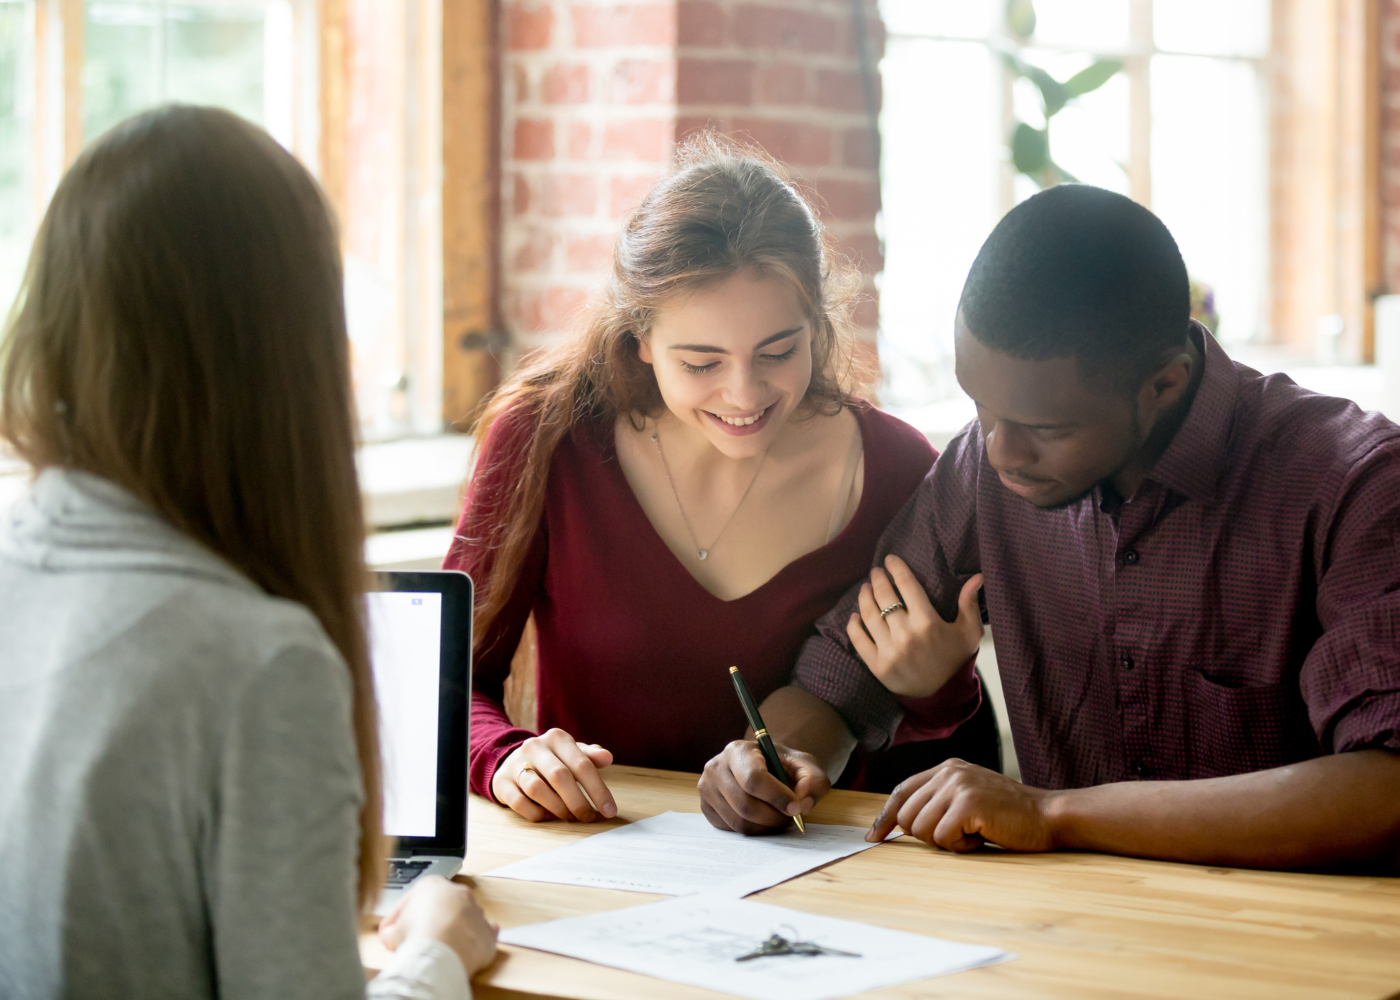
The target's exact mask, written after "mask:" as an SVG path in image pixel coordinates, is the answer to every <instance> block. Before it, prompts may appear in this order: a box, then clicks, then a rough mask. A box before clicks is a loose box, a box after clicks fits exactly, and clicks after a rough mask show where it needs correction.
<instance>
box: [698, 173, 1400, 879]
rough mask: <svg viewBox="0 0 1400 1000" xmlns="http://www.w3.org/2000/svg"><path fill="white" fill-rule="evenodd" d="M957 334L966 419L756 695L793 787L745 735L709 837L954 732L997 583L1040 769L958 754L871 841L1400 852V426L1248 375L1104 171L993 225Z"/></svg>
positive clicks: (1023, 735)
mask: <svg viewBox="0 0 1400 1000" xmlns="http://www.w3.org/2000/svg"><path fill="white" fill-rule="evenodd" d="M956 350H957V374H958V379H959V381H960V383H961V384H962V386H963V388H964V389H966V390H967V392H968V394H969V395H970V396H971V397H972V398H973V400H974V401H975V402H976V404H977V413H978V420H977V422H976V423H974V424H972V425H969V427H967V428H966V429H965V430H964V431H963V432H962V433H961V434H960V435H959V436H958V437H957V438H955V439H954V440H953V442H952V443H951V444H950V446H949V447H948V449H947V450H946V451H945V452H943V454H942V455H940V456H939V458H938V461H937V462H936V463H935V465H934V468H933V470H932V471H931V472H930V474H929V476H928V478H927V479H926V480H925V481H924V483H923V484H922V485H921V486H920V488H919V490H918V491H917V492H916V493H915V494H914V496H913V498H912V499H911V500H910V501H909V503H908V504H907V505H906V506H905V508H904V510H903V512H902V513H901V514H900V516H899V517H898V518H896V520H895V521H894V522H893V523H892V524H891V525H890V527H889V528H888V529H887V530H886V532H885V534H884V536H883V538H882V540H881V543H880V547H879V549H878V550H877V557H876V561H877V568H876V569H875V570H874V571H872V576H871V581H870V582H869V583H867V584H864V585H863V586H862V587H860V588H858V589H857V590H854V591H852V592H851V593H850V594H849V595H847V597H846V598H845V599H844V600H843V601H842V602H841V603H840V604H839V605H838V606H837V607H836V608H835V609H834V610H833V611H832V612H831V613H830V614H828V615H827V616H826V617H824V618H823V619H822V620H821V622H820V623H819V625H818V628H819V632H820V634H819V635H817V636H815V637H813V638H812V639H811V640H809V641H808V643H807V645H806V646H805V647H804V649H803V652H802V654H801V657H800V659H799V662H798V664H797V668H796V671H795V675H794V685H795V687H793V688H789V689H780V691H778V692H775V693H774V695H772V696H770V698H769V701H768V703H766V704H765V706H764V715H765V720H766V721H767V723H768V727H769V729H770V730H771V731H774V732H775V734H777V735H779V736H780V737H782V739H783V742H784V743H785V744H787V745H788V746H789V747H790V748H791V749H790V750H787V751H786V754H787V760H788V762H789V768H790V770H791V772H792V777H794V778H795V779H797V782H796V783H797V787H798V791H799V794H800V796H801V798H800V800H799V801H797V802H794V801H793V799H794V798H795V797H796V796H795V795H794V794H792V793H789V792H787V791H786V790H785V789H783V788H782V786H781V785H780V784H779V783H778V782H776V781H774V780H773V779H772V778H769V777H767V775H766V773H765V772H764V771H763V766H762V762H761V758H757V755H756V753H755V751H754V750H753V748H752V747H753V745H752V744H751V743H747V742H743V741H739V742H736V743H733V744H731V745H730V746H729V748H727V749H726V750H725V751H724V753H722V754H721V755H720V756H718V757H716V758H715V759H714V760H712V761H711V762H710V764H709V766H707V768H706V772H705V775H704V776H703V777H702V779H701V793H702V798H703V800H704V802H705V804H706V812H707V815H710V817H711V820H712V822H716V824H717V825H721V826H729V827H731V828H734V829H741V830H744V831H745V832H759V831H761V830H763V829H768V828H772V827H776V826H779V825H782V824H785V823H786V822H788V816H789V814H790V813H791V812H793V811H794V810H795V809H798V808H800V809H806V808H810V805H811V803H812V802H814V801H815V799H816V798H819V797H820V795H821V794H823V793H824V791H825V790H826V787H827V786H826V784H825V779H824V777H823V776H824V775H825V774H828V773H830V772H831V770H832V768H833V767H835V766H836V764H838V763H839V760H840V759H843V758H844V755H845V754H847V753H849V751H850V747H851V745H852V744H853V742H855V741H856V740H858V741H859V742H860V743H861V744H863V745H865V746H866V747H869V748H872V749H874V748H880V747H885V746H888V745H890V744H891V743H892V742H895V741H897V740H899V739H901V738H905V737H908V736H910V735H917V734H919V733H924V732H929V731H938V732H947V731H948V729H949V728H950V727H954V726H956V725H957V724H958V723H959V722H960V721H961V720H962V718H964V717H966V715H967V713H968V711H969V707H968V706H969V703H968V702H967V700H966V699H965V698H953V699H949V698H947V697H943V698H940V693H941V692H943V691H944V690H945V689H948V688H956V687H958V685H959V684H964V685H965V682H966V677H967V675H968V673H969V671H970V670H971V663H970V662H969V653H971V652H972V651H974V650H975V648H976V642H977V639H978V638H980V634H981V626H980V621H979V619H978V618H977V616H976V611H975V604H974V603H973V601H974V600H975V591H976V588H977V586H978V585H979V584H982V585H983V587H984V594H985V600H986V607H987V613H988V617H989V620H990V622H991V623H992V626H993V628H994V630H995V632H996V639H997V660H998V666H999V668H1000V672H1001V677H1002V684H1003V688H1004V690H1005V693H1006V701H1007V708H1008V712H1009V714H1010V717H1011V727H1012V732H1013V735H1014V738H1015V745H1016V751H1017V756H1018V758H1019V760H1020V765H1021V772H1022V777H1023V778H1024V781H1025V783H1024V784H1023V783H1021V782H1016V781H1013V780H1011V779H1009V778H1007V777H1005V776H1003V775H1000V774H997V773H995V772H992V771H988V770H985V769H982V768H977V767H974V766H972V765H969V764H965V763H963V762H961V761H949V762H947V763H945V764H942V765H939V766H938V767H936V768H934V769H932V770H931V771H926V772H924V773H922V774H919V775H916V776H914V777H913V778H910V779H908V780H907V781H905V782H904V783H903V784H901V785H900V786H899V787H898V788H897V789H896V790H895V792H894V794H893V795H891V796H890V798H889V800H888V801H887V802H886V804H885V807H884V809H883V810H882V812H881V814H880V817H879V818H878V819H877V820H876V822H875V825H874V827H873V828H872V830H871V834H870V837H871V839H883V838H884V837H885V836H887V835H888V834H889V833H890V832H891V831H892V830H893V829H894V828H895V826H896V825H898V826H899V827H900V828H902V829H903V830H905V831H906V832H908V833H911V834H913V835H914V836H916V837H918V838H920V839H922V840H925V841H928V842H930V843H933V844H937V845H938V846H940V847H944V848H948V849H951V850H971V849H973V848H975V847H977V846H979V845H980V844H982V843H983V842H984V841H987V842H992V843H996V844H998V845H1000V846H1002V847H1004V848H1008V849H1011V850H1024V851H1044V850H1052V849H1055V848H1058V847H1075V848H1084V849H1090V850H1099V851H1108V852H1114V853H1122V854H1132V855H1140V856H1146V857H1157V858H1166V859H1174V860H1182V861H1193V862H1200V863H1212V864H1233V865H1244V866H1264V867H1313V866H1328V865H1337V864H1359V865H1363V866H1367V867H1371V868H1381V869H1397V868H1400V549H1398V548H1397V541H1400V539H1397V528H1400V427H1397V426H1396V425H1395V424H1393V423H1391V422H1390V421H1388V420H1386V419H1385V418H1383V417H1381V416H1380V415H1378V414H1374V413H1363V412H1361V411H1360V410H1359V409H1358V408H1357V407H1356V406H1355V405H1354V404H1352V403H1350V402H1348V401H1346V400H1341V399H1333V398H1330V397H1326V396H1319V395H1316V394H1313V393H1309V392H1306V391H1305V390H1303V389H1300V388H1299V387H1297V386H1296V385H1294V384H1293V383H1292V382H1291V381H1289V380H1288V379H1287V378H1284V377H1282V376H1271V377H1265V376H1261V375H1260V374H1259V373H1258V372H1255V371H1253V370H1251V369H1249V368H1246V367H1245V366H1243V365H1239V364H1236V363H1233V362H1232V361H1231V360H1230V359H1229V358H1228V357H1227V356H1226V355H1225V353H1224V351H1223V350H1221V348H1220V346H1219V345H1218V344H1217V343H1216V342H1215V341H1214V339H1213V338H1212V337H1211V335H1210V334H1209V333H1208V332H1206V331H1205V330H1204V329H1203V328H1201V327H1200V326H1197V325H1195V324H1192V323H1191V321H1190V319H1189V306H1188V294H1187V277H1186V269H1185V266H1184V264H1183V263H1182V260H1181V257H1180V254H1179V252H1178V251H1177V249H1176V245H1175V243H1174V242H1173V241H1172V239H1171V236H1170V234H1169V233H1167V231H1166V229H1165V227H1163V226H1162V224H1161V223H1160V221H1158V220H1157V219H1156V218H1155V217H1154V216H1152V214H1151V213H1150V212H1148V211H1147V210H1146V209H1143V208H1141V207H1139V206H1137V205H1135V204H1133V203H1132V202H1131V201H1129V200H1128V199H1126V198H1122V197H1121V196H1118V195H1114V194H1111V193H1109V192H1106V191H1101V190H1099V189H1095V188H1090V187H1085V186H1079V185H1065V186H1061V187H1057V188H1052V189H1050V190H1048V191H1046V192H1043V193H1041V194H1039V195H1037V196H1035V197H1034V198H1031V199H1029V200H1028V201H1026V202H1025V203H1023V204H1022V205H1020V206H1018V207H1017V208H1016V209H1014V210H1013V211H1012V212H1010V213H1009V214H1008V215H1007V216H1006V218H1005V219H1004V220H1003V221H1002V222H1001V223H1000V224H999V225H998V226H997V228H996V230H995V231H994V232H993V234H992V235H991V236H990V237H989V238H988V240H987V243H986V244H985V245H984V246H983V248H982V251H981V252H980V253H979V255H978V258H977V261H976V262H975V263H974V264H973V267H972V270H971V272H970V273H969V276H968V280H967V285H966V287H965V289H964V292H963V298H962V303H961V305H960V308H959V313H958V317H957V326H956ZM887 557H888V558H887ZM882 565H883V567H884V568H883V569H882V568H880V567H881V566H882ZM885 570H888V573H887V572H886V571H885ZM951 682H956V683H951ZM812 695H815V696H816V697H812ZM819 699H820V700H819ZM971 705H972V707H973V708H975V706H976V703H975V701H974V702H972V703H971ZM833 709H834V711H833ZM804 751H806V752H804ZM765 779H766V780H765Z"/></svg>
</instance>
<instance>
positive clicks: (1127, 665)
mask: <svg viewBox="0 0 1400 1000" xmlns="http://www.w3.org/2000/svg"><path fill="white" fill-rule="evenodd" d="M1118 665H1119V666H1120V667H1122V668H1123V669H1124V670H1132V669H1133V667H1135V666H1137V664H1136V663H1134V662H1133V658H1132V657H1131V656H1125V657H1123V658H1122V659H1121V660H1119V661H1118Z"/></svg>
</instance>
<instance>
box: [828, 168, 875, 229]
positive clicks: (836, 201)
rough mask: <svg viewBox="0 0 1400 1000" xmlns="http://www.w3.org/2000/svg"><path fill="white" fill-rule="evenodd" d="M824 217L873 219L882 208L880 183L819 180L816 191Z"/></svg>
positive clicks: (830, 218) (831, 218) (833, 218)
mask: <svg viewBox="0 0 1400 1000" xmlns="http://www.w3.org/2000/svg"><path fill="white" fill-rule="evenodd" d="M813 193H814V194H815V199H814V200H815V204H816V206H817V210H818V213H819V214H820V215H821V217H822V218H823V219H826V220H831V221H840V220H845V219H862V220H865V219H873V218H874V217H875V213H876V212H878V211H879V210H880V185H879V184H878V183H877V182H875V181H848V180H840V179H835V178H826V179H822V180H818V181H817V182H816V184H815V188H814V192H813Z"/></svg>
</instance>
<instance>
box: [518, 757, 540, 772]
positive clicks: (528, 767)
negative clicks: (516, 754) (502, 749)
mask: <svg viewBox="0 0 1400 1000" xmlns="http://www.w3.org/2000/svg"><path fill="white" fill-rule="evenodd" d="M526 771H529V772H530V773H531V774H539V773H540V772H539V771H536V770H535V765H534V764H531V763H530V762H529V761H528V760H527V761H526V762H525V763H523V764H521V765H520V773H521V774H524V773H525V772H526Z"/></svg>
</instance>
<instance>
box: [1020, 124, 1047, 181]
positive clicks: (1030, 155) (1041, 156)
mask: <svg viewBox="0 0 1400 1000" xmlns="http://www.w3.org/2000/svg"><path fill="white" fill-rule="evenodd" d="M1011 162H1012V164H1013V165H1014V166H1015V167H1016V169H1017V170H1019V171H1020V172H1021V173H1023V174H1026V175H1027V176H1029V177H1036V176H1038V175H1039V174H1041V173H1043V172H1044V171H1045V168H1046V167H1048V166H1050V137H1049V135H1048V134H1047V133H1045V132H1043V131H1041V130H1040V129H1038V128H1031V126H1029V125H1027V124H1026V123H1025V122H1017V123H1016V128H1015V129H1013V130H1012V132H1011Z"/></svg>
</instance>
